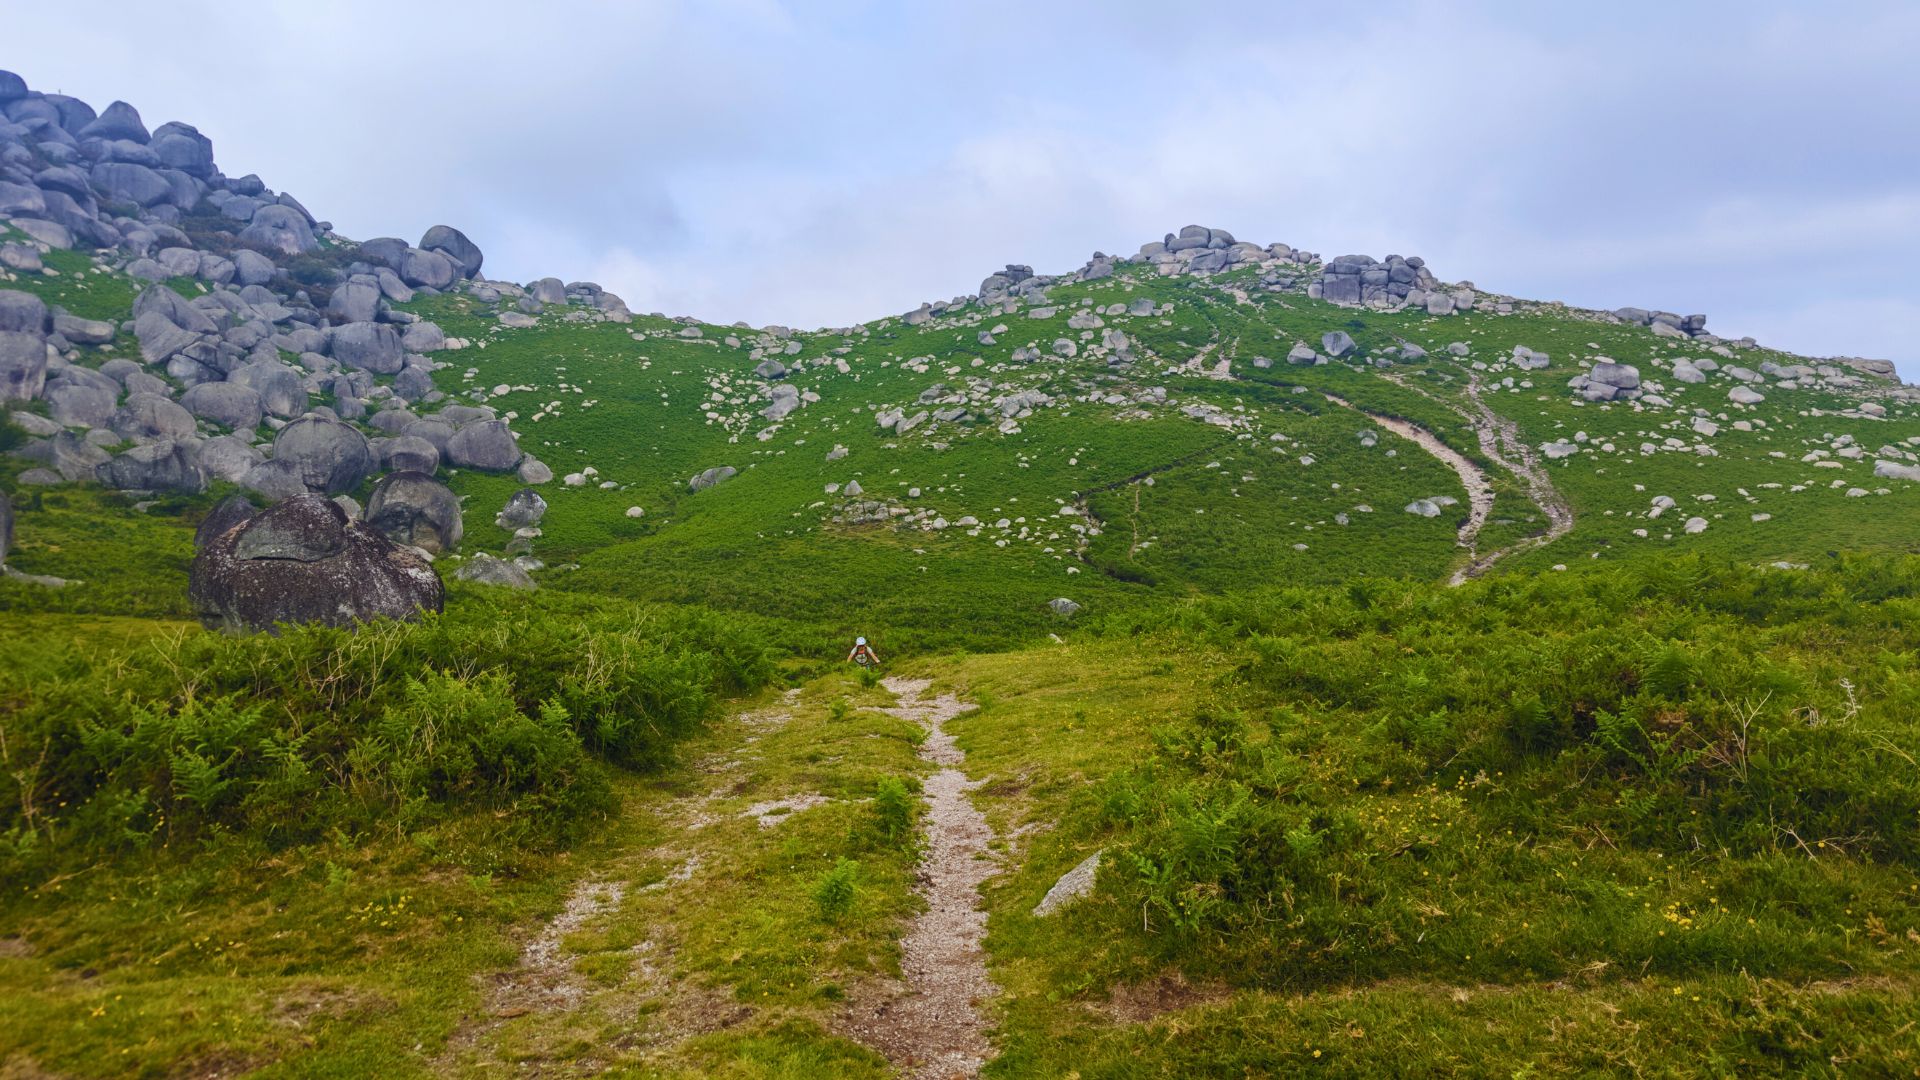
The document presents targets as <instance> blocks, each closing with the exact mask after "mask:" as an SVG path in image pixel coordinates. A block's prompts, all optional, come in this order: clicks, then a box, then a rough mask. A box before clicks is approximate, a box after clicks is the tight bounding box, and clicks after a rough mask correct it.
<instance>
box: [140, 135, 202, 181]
mask: <svg viewBox="0 0 1920 1080" xmlns="http://www.w3.org/2000/svg"><path fill="white" fill-rule="evenodd" d="M148 146H149V147H150V148H151V149H152V151H153V155H154V157H155V158H156V159H158V160H159V162H160V164H162V165H164V166H166V167H167V168H169V169H178V170H180V171H181V172H183V173H186V174H187V175H188V176H193V177H198V178H199V179H202V180H205V179H208V178H209V177H211V176H212V175H213V140H211V139H209V138H207V137H206V136H205V135H202V134H200V130H199V129H198V128H195V127H194V126H192V125H191V124H181V123H177V122H176V123H169V124H161V125H160V126H159V127H158V128H156V129H154V132H153V139H152V141H151V142H149V143H148Z"/></svg>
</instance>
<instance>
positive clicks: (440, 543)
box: [363, 447, 462, 554]
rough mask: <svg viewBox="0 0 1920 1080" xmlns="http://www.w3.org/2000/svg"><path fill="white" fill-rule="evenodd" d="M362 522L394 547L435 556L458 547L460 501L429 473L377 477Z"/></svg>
mask: <svg viewBox="0 0 1920 1080" xmlns="http://www.w3.org/2000/svg"><path fill="white" fill-rule="evenodd" d="M429 449H431V447H429ZM363 520H365V521H366V523H367V525H368V526H370V527H371V528H373V530H374V531H376V532H378V533H380V535H382V536H385V537H386V538H387V539H389V540H392V541H393V542H394V543H396V544H410V545H412V546H414V547H417V548H420V549H422V550H424V551H429V552H433V553H436V554H437V553H439V552H442V551H451V550H453V549H454V548H456V547H459V546H460V535H461V532H462V529H461V521H460V498H459V496H457V495H455V494H454V493H453V492H452V491H450V490H449V489H448V488H447V486H446V485H445V484H442V483H440V482H439V481H438V480H435V479H434V478H433V476H432V474H430V473H424V472H395V473H388V474H387V475H386V476H383V477H381V478H380V482H379V483H377V484H375V485H374V486H373V494H372V495H371V496H369V497H368V499H367V509H366V514H365V516H364V519H363Z"/></svg>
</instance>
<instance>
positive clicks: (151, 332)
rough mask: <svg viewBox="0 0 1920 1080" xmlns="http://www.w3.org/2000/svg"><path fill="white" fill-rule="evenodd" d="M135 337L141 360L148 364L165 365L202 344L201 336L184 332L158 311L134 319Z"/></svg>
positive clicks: (188, 331)
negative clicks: (138, 345)
mask: <svg viewBox="0 0 1920 1080" xmlns="http://www.w3.org/2000/svg"><path fill="white" fill-rule="evenodd" d="M133 336H134V337H135V338H136V339H137V340H138V341H139V342H140V358H141V359H142V360H144V361H146V362H147V363H148V364H163V363H165V362H167V361H168V360H170V359H172V358H173V357H174V356H176V355H178V354H179V353H181V352H183V351H185V350H187V349H190V348H192V347H193V346H195V345H198V344H199V343H200V335H199V334H196V333H194V332H193V331H191V330H182V329H181V328H180V327H178V326H175V325H174V324H173V322H172V320H170V319H168V318H167V317H166V316H165V315H163V314H161V313H160V312H158V311H149V312H146V313H145V314H142V315H140V316H139V317H138V318H136V319H134V320H133Z"/></svg>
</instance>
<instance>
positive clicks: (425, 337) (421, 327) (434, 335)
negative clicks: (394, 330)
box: [400, 319, 447, 353]
mask: <svg viewBox="0 0 1920 1080" xmlns="http://www.w3.org/2000/svg"><path fill="white" fill-rule="evenodd" d="M400 347H401V348H403V349H405V350H406V351H407V352H410V353H430V352H439V351H440V350H441V349H444V348H446V347H447V335H446V334H445V333H444V332H442V331H441V329H440V327H439V325H438V324H436V323H431V322H428V321H427V320H425V319H422V320H420V321H419V322H416V323H411V324H409V325H408V326H407V329H406V330H405V331H404V332H403V333H402V334H401V335H400Z"/></svg>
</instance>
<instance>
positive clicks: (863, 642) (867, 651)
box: [847, 637, 880, 667]
mask: <svg viewBox="0 0 1920 1080" xmlns="http://www.w3.org/2000/svg"><path fill="white" fill-rule="evenodd" d="M847 659H848V660H851V661H853V662H854V663H856V664H859V665H860V666H861V667H879V666H880V654H879V653H877V652H874V651H873V646H871V645H869V644H867V639H866V638H863V637H861V638H854V639H853V651H852V652H850V653H848V654H847Z"/></svg>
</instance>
